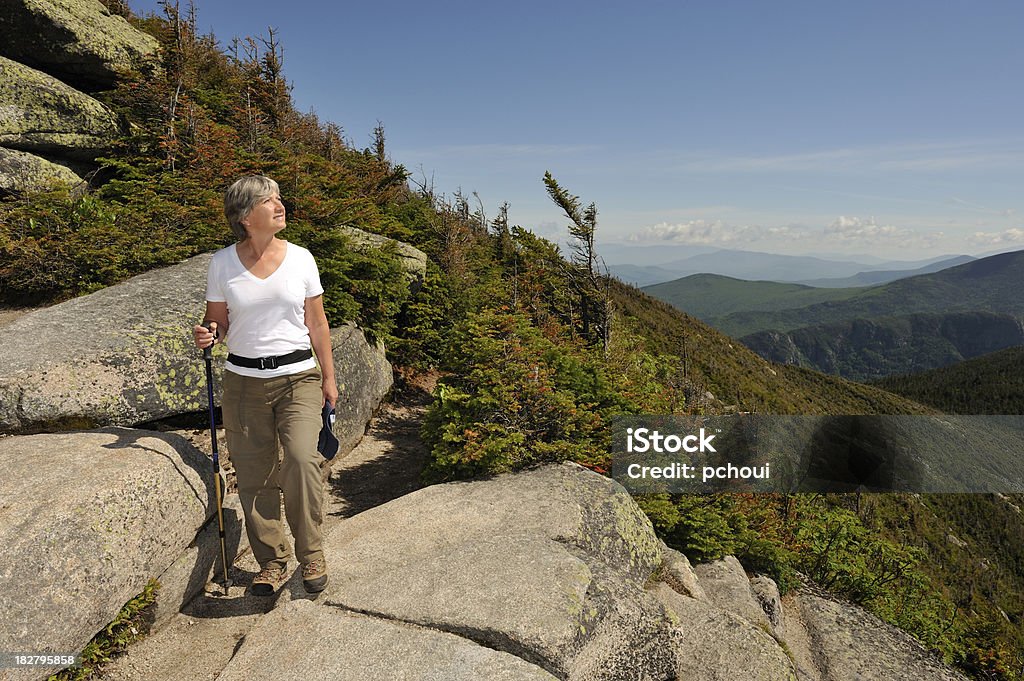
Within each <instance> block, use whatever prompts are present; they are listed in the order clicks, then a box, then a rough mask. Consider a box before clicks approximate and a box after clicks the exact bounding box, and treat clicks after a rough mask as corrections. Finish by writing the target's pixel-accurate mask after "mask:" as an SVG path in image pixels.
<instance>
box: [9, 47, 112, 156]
mask: <svg viewBox="0 0 1024 681" xmlns="http://www.w3.org/2000/svg"><path fill="white" fill-rule="evenodd" d="M0 102H3V106H2V107H0V146H4V147H7V148H9V149H18V150H21V151H28V152H32V153H35V154H41V155H44V156H46V155H50V156H55V157H60V158H69V159H78V160H85V161H91V160H92V159H93V158H95V157H96V156H97V155H98V154H100V153H102V152H103V151H104V150H105V149H108V148H109V147H110V145H111V144H112V143H113V142H114V140H115V139H116V138H117V136H118V135H119V134H120V130H119V129H118V125H117V120H116V119H115V117H114V114H112V113H111V112H110V110H109V109H107V107H105V106H103V105H102V104H100V103H99V102H98V101H96V100H95V99H93V98H92V97H90V96H89V95H86V94H83V93H81V92H79V91H78V90H75V89H74V88H72V87H70V86H68V85H65V84H64V83H62V82H61V81H59V80H57V79H56V78H54V77H53V76H50V75H47V74H45V73H43V72H42V71H37V70H35V69H33V68H29V67H28V66H25V65H24V64H19V63H18V62H16V61H11V60H10V59H6V58H4V57H0Z"/></svg>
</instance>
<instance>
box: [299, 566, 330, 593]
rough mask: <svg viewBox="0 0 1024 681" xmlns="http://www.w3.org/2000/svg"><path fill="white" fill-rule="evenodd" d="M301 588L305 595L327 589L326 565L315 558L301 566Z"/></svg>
mask: <svg viewBox="0 0 1024 681" xmlns="http://www.w3.org/2000/svg"><path fill="white" fill-rule="evenodd" d="M302 586H303V587H305V589H306V593H310V594H315V593H320V592H321V591H323V590H324V589H325V588H327V563H326V562H325V561H324V559H323V558H317V559H316V560H312V561H310V562H309V563H307V564H305V565H303V566H302Z"/></svg>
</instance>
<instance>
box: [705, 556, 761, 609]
mask: <svg viewBox="0 0 1024 681" xmlns="http://www.w3.org/2000/svg"><path fill="white" fill-rule="evenodd" d="M694 570H696V572H697V576H698V577H699V578H700V584H701V586H702V587H703V588H704V592H705V593H706V594H707V595H708V599H709V600H710V601H711V603H713V604H714V605H716V606H718V607H719V608H721V609H722V610H727V611H729V612H731V613H734V614H736V615H738V616H739V617H742V618H743V619H745V620H747V621H748V622H750V623H751V624H754V625H757V626H767V625H768V618H767V616H766V615H765V611H764V609H763V608H762V607H761V603H760V602H759V601H758V599H757V595H756V594H755V593H754V590H753V589H752V588H751V585H750V579H748V578H747V573H746V572H745V571H744V570H743V566H742V565H740V562H739V561H738V560H737V559H736V556H725V557H724V558H722V559H721V560H715V561H711V562H710V563H700V564H698V565H697V566H696V567H695V568H694Z"/></svg>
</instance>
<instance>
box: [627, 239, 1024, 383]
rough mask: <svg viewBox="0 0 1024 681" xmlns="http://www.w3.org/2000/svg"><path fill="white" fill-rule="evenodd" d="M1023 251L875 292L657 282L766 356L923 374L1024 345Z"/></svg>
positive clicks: (848, 369) (861, 373)
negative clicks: (1023, 319)
mask: <svg viewBox="0 0 1024 681" xmlns="http://www.w3.org/2000/svg"><path fill="white" fill-rule="evenodd" d="M1022 290H1024V251H1015V252H1010V253H1001V254H998V255H994V256H990V257H987V258H981V259H977V260H972V261H970V262H967V263H965V264H962V265H957V266H955V267H951V268H947V269H944V270H942V271H940V272H935V273H931V274H922V275H917V276H913V277H908V278H905V279H899V280H897V281H894V282H890V283H887V284H882V285H878V286H873V287H867V288H847V289H822V288H811V287H807V286H801V285H797V284H782V283H776V282H749V281H738V280H735V279H730V278H727V277H719V276H713V275H701V276H693V277H686V278H684V279H681V280H678V281H674V282H668V283H665V284H659V285H656V286H650V287H647V288H646V289H645V291H647V292H648V293H650V294H651V295H653V296H655V297H658V298H661V299H663V300H665V301H666V302H669V303H671V304H673V305H674V306H676V307H678V308H679V309H681V310H684V311H686V312H689V313H691V314H693V315H694V316H697V317H699V318H701V319H703V320H705V321H707V322H709V323H710V324H711V325H713V326H715V327H717V328H719V329H721V330H723V331H725V332H726V333H728V334H729V335H732V336H733V337H736V338H741V339H742V340H743V342H744V343H745V344H747V345H749V346H750V347H751V348H752V349H754V350H755V351H756V352H757V353H758V354H760V355H761V356H762V357H765V358H766V359H770V360H773V361H777V362H782V363H785V364H791V365H796V366H802V367H806V368H813V369H816V370H818V371H823V372H826V373H830V374H835V375H840V376H843V377H845V378H851V379H855V380H870V379H876V378H880V377H883V376H887V375H892V374H900V373H909V372H914V371H922V370H926V369H932V368H936V367H941V366H946V365H949V364H953V363H955V362H959V361H962V360H964V359H970V358H972V357H976V356H978V355H981V354H984V353H988V352H993V351H995V350H999V349H1002V348H1006V347H1010V346H1013V345H1018V344H1022V343H1024V326H1022V322H1021V319H1022V318H1024V296H1022V295H1021V294H1020V293H1021V291H1022Z"/></svg>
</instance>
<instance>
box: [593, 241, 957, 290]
mask: <svg viewBox="0 0 1024 681" xmlns="http://www.w3.org/2000/svg"><path fill="white" fill-rule="evenodd" d="M601 254H602V257H603V258H604V260H605V262H606V263H608V271H609V272H610V273H611V274H612V275H614V276H615V277H617V278H618V279H620V280H622V281H624V282H626V283H629V284H633V285H635V286H648V285H651V284H657V283H662V282H667V281H671V280H673V279H678V278H681V277H685V276H688V275H691V274H719V275H722V276H728V277H734V278H737V279H747V280H766V281H780V282H815V283H814V284H813V285H815V286H829V287H833V288H836V287H846V286H864V285H870V284H877V283H883V282H886V281H892V280H894V279H897V278H900V277H903V276H913V275H914V274H924V273H926V272H934V271H937V270H938V269H942V268H944V267H949V266H951V265H955V264H960V262H963V259H965V258H966V259H970V256H948V255H947V256H940V257H938V258H929V259H926V260H920V261H910V262H907V261H888V262H876V263H870V262H863V261H858V260H852V259H849V260H847V259H831V258H822V257H817V256H794V255H779V254H777V253H760V252H756V251H739V250H727V249H708V248H699V247H684V246H672V245H667V246H662V247H651V246H647V247H637V246H632V247H631V246H605V247H603V248H602V249H601ZM873 272H878V273H879V274H877V275H874V276H872V274H871V273H873ZM883 272H884V274H882V273H883Z"/></svg>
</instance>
